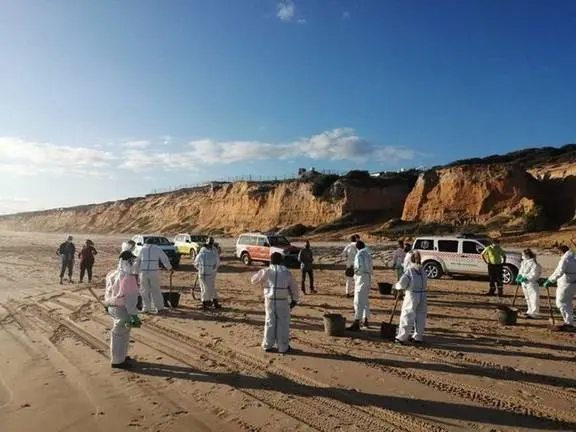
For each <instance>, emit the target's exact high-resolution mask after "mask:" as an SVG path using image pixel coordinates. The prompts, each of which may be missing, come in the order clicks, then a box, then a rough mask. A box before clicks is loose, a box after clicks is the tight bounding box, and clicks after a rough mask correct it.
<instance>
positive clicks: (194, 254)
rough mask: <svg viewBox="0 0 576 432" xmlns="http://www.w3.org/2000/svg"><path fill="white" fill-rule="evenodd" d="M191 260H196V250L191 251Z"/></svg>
mask: <svg viewBox="0 0 576 432" xmlns="http://www.w3.org/2000/svg"><path fill="white" fill-rule="evenodd" d="M190 259H191V260H192V261H194V260H195V259H196V250H195V249H190Z"/></svg>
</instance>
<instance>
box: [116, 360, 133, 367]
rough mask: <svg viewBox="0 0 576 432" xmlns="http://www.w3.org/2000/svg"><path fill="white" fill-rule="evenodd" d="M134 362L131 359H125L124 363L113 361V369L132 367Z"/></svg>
mask: <svg viewBox="0 0 576 432" xmlns="http://www.w3.org/2000/svg"><path fill="white" fill-rule="evenodd" d="M133 366H134V364H133V363H132V362H131V361H127V360H124V361H123V362H122V363H112V368H113V369H132V367H133Z"/></svg>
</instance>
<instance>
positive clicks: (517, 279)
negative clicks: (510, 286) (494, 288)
mask: <svg viewBox="0 0 576 432" xmlns="http://www.w3.org/2000/svg"><path fill="white" fill-rule="evenodd" d="M516 283H517V284H521V283H522V276H520V275H518V276H516Z"/></svg>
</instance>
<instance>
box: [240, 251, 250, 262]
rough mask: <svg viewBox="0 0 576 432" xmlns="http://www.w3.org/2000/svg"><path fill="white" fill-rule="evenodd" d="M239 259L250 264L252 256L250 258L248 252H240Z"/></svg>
mask: <svg viewBox="0 0 576 432" xmlns="http://www.w3.org/2000/svg"><path fill="white" fill-rule="evenodd" d="M240 259H241V260H242V262H243V263H244V264H246V265H250V264H252V258H250V255H249V254H248V252H244V253H243V254H242V256H241V257H240Z"/></svg>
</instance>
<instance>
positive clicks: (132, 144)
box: [120, 141, 150, 149]
mask: <svg viewBox="0 0 576 432" xmlns="http://www.w3.org/2000/svg"><path fill="white" fill-rule="evenodd" d="M120 145H121V146H122V147H124V148H128V149H145V148H148V147H149V146H150V141H128V142H125V143H122V144H120Z"/></svg>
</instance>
